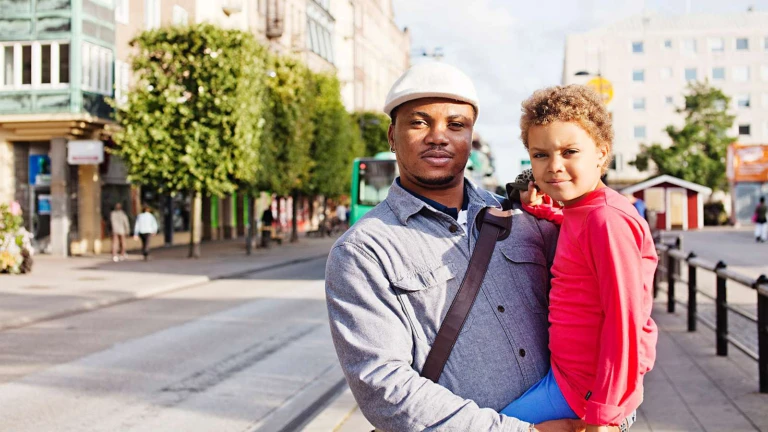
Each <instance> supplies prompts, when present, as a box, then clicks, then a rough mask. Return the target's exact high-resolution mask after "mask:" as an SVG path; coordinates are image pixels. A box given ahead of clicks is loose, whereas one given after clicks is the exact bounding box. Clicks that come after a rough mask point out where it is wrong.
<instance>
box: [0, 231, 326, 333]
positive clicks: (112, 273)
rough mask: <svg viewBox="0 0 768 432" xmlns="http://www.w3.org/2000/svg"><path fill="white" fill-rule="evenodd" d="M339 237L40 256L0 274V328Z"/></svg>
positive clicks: (255, 263)
mask: <svg viewBox="0 0 768 432" xmlns="http://www.w3.org/2000/svg"><path fill="white" fill-rule="evenodd" d="M335 240H336V239H335V238H323V239H315V238H306V237H303V236H302V237H301V239H300V241H299V242H298V243H293V244H291V243H284V244H283V245H282V246H277V245H274V246H273V247H272V248H270V249H254V250H253V253H252V255H251V256H246V255H245V241H244V240H242V239H240V240H231V241H221V242H214V243H203V246H202V258H200V259H188V258H187V252H188V250H187V248H186V247H170V248H164V249H163V248H161V249H155V250H153V251H152V255H151V257H152V259H151V260H150V261H148V262H145V261H143V260H142V259H141V256H140V255H136V254H131V255H128V259H127V260H126V261H123V262H117V263H115V262H112V261H111V259H110V258H111V257H110V256H109V255H106V254H105V255H101V256H95V257H73V258H57V257H52V256H47V255H36V256H35V257H34V260H35V262H34V267H33V270H32V273H31V274H28V275H0V330H4V329H8V328H14V327H20V326H24V325H28V324H31V323H34V322H38V321H43V320H47V319H52V318H57V317H63V316H67V315H71V314H74V313H78V312H83V311H87V310H91V309H98V308H100V307H105V306H108V305H113V304H117V303H121V302H125V301H130V300H133V299H138V298H144V297H150V296H153V295H157V294H161V293H165V292H169V291H173V290H177V289H182V288H187V287H190V286H193V285H199V284H203V283H206V282H208V281H211V280H214V279H222V278H233V277H238V276H242V275H245V274H247V273H250V272H253V271H259V270H265V269H269V268H273V267H277V266H284V265H289V264H292V263H298V262H303V261H308V260H312V259H317V258H322V257H325V256H327V254H328V251H329V250H330V248H331V245H332V244H333V242H334V241H335Z"/></svg>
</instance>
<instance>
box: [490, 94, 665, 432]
mask: <svg viewBox="0 0 768 432" xmlns="http://www.w3.org/2000/svg"><path fill="white" fill-rule="evenodd" d="M520 129H521V131H522V134H521V137H522V140H523V144H524V145H525V147H526V149H527V150H528V154H529V155H530V158H531V168H532V170H533V177H534V178H535V179H536V186H537V187H538V188H539V189H540V190H541V192H543V193H544V194H546V195H548V196H549V197H551V198H552V199H554V200H556V201H558V202H559V203H561V204H562V205H563V209H559V208H555V207H554V206H552V205H545V204H543V203H541V202H540V201H541V200H540V199H539V198H540V195H539V194H538V192H537V191H536V190H535V189H534V185H533V183H532V182H531V183H529V188H528V193H524V194H522V195H523V197H522V198H523V200H525V199H530V200H531V204H534V206H525V205H524V207H526V210H528V211H529V212H531V213H533V214H534V215H536V216H537V217H540V218H546V219H550V220H553V221H555V222H556V223H561V225H562V227H561V229H560V237H559V240H558V244H557V252H556V255H555V260H554V264H553V265H552V275H553V279H552V290H551V292H550V295H549V322H550V329H549V337H550V340H549V348H550V351H551V353H552V355H551V369H550V371H549V374H547V376H545V377H544V378H543V379H542V380H541V381H539V383H537V384H535V385H534V386H533V387H532V388H531V389H530V390H528V391H527V392H526V393H525V394H523V396H521V397H520V398H519V399H517V400H516V401H514V402H512V403H511V404H509V405H508V406H507V407H506V408H504V410H502V413H503V414H505V415H509V416H511V417H516V418H519V419H521V420H524V421H528V422H530V423H539V422H542V421H547V420H554V419H561V418H582V419H584V420H585V422H586V423H587V431H588V432H592V431H603V430H611V429H613V430H616V429H617V428H615V426H621V428H622V430H625V429H626V428H627V427H628V423H629V424H631V421H632V417H633V415H634V412H635V410H636V409H637V407H638V406H639V405H640V403H641V402H642V401H643V375H644V374H645V373H646V372H648V371H649V370H650V369H651V367H652V366H653V363H654V360H655V357H656V339H657V336H658V334H657V329H656V324H655V323H654V322H653V320H652V319H651V309H652V303H653V294H652V284H653V274H654V271H655V269H656V263H657V256H656V249H655V246H654V244H653V240H652V237H651V232H650V229H649V227H648V224H647V223H646V221H645V220H643V219H642V218H641V217H640V215H639V214H638V213H637V210H635V208H634V207H633V206H632V204H630V202H629V201H628V200H627V199H626V198H625V197H623V196H622V195H620V194H619V193H618V192H615V191H614V190H612V189H609V188H608V187H606V186H605V184H603V182H602V181H601V180H600V177H601V176H602V175H603V174H604V173H605V171H606V170H607V167H608V164H609V163H610V159H611V157H610V153H611V146H612V140H613V131H612V127H611V118H610V115H609V114H608V112H607V110H606V108H605V105H604V104H603V102H602V100H601V99H600V96H599V95H598V94H597V93H595V92H594V91H592V90H590V89H589V88H587V87H584V86H577V85H570V86H565V87H561V86H558V87H551V88H547V89H544V90H539V91H537V92H535V93H534V94H533V96H531V97H530V98H529V99H528V100H526V101H525V102H523V116H522V119H521V120H520ZM608 426H614V427H613V428H609V427H608ZM531 430H535V427H533V426H532V427H531Z"/></svg>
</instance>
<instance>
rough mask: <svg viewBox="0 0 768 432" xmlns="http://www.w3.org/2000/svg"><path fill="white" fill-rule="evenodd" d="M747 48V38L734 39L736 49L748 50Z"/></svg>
mask: <svg viewBox="0 0 768 432" xmlns="http://www.w3.org/2000/svg"><path fill="white" fill-rule="evenodd" d="M748 50H749V39H747V38H737V39H736V51H748Z"/></svg>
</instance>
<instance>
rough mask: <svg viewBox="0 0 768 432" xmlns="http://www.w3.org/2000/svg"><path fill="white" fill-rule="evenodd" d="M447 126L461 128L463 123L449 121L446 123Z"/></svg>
mask: <svg viewBox="0 0 768 432" xmlns="http://www.w3.org/2000/svg"><path fill="white" fill-rule="evenodd" d="M448 126H450V127H453V128H463V127H464V123H459V122H451V123H448Z"/></svg>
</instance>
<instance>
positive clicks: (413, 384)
mask: <svg viewBox="0 0 768 432" xmlns="http://www.w3.org/2000/svg"><path fill="white" fill-rule="evenodd" d="M469 200H470V202H469V209H468V221H469V227H468V232H469V233H470V234H469V235H467V234H465V233H464V231H463V230H462V229H457V227H455V225H456V224H457V222H456V221H455V220H454V219H453V218H452V217H450V216H448V215H446V214H444V213H441V212H439V211H437V210H435V209H434V208H432V207H430V206H429V205H427V204H426V203H424V202H423V201H421V200H419V199H418V198H416V197H414V196H413V195H411V194H409V193H408V192H407V191H405V190H404V189H403V188H402V187H401V186H398V185H397V183H396V182H395V183H394V184H393V185H392V187H391V189H390V191H389V195H388V196H387V198H386V200H384V202H382V203H381V204H379V205H378V206H377V207H376V208H374V209H373V210H371V211H370V212H369V213H368V214H367V215H366V216H365V217H363V218H362V219H361V220H360V221H358V222H357V223H356V224H355V225H354V226H352V228H350V229H349V230H348V231H347V232H346V233H345V234H344V235H343V236H342V237H341V238H340V239H339V240H338V241H337V242H336V244H335V245H334V246H333V249H332V250H331V253H330V256H329V258H328V264H327V267H326V299H327V303H328V313H329V317H330V323H331V332H332V335H333V341H334V344H335V347H336V352H337V354H338V356H339V360H340V362H341V366H342V369H343V370H344V374H345V376H346V378H347V382H348V383H349V386H350V388H351V389H352V393H353V394H354V396H355V399H356V400H357V402H358V404H359V406H360V409H361V410H362V412H363V414H364V415H365V417H366V418H367V419H368V420H369V421H370V422H371V423H372V424H373V425H375V426H376V427H377V428H378V429H381V430H384V431H392V432H395V431H396V432H403V431H421V430H429V431H438V430H439V431H525V430H527V427H528V423H525V422H522V421H519V420H517V419H514V418H510V417H506V416H503V415H501V414H499V413H498V411H499V410H501V409H502V408H504V407H505V406H506V405H507V404H508V403H510V402H512V401H513V400H514V399H516V398H517V397H519V396H520V395H522V394H523V392H525V390H527V389H528V388H529V387H531V386H532V385H533V384H535V383H536V382H537V381H539V380H540V379H541V378H542V377H543V376H544V375H545V374H546V373H547V371H548V370H549V351H548V349H547V326H548V324H547V292H548V286H549V278H550V274H549V268H550V266H551V264H552V259H553V258H554V254H555V246H556V243H557V235H558V230H557V228H556V227H555V226H554V225H552V224H551V223H549V222H546V221H540V220H537V219H535V218H534V217H532V216H530V215H529V214H527V213H524V212H521V211H519V209H518V211H516V212H515V213H516V214H515V215H514V216H513V222H512V232H511V235H510V236H509V237H508V238H507V239H506V240H503V241H500V242H498V243H497V244H496V248H495V250H494V254H493V257H492V259H491V263H490V265H489V267H488V273H487V274H486V277H485V280H484V281H483V285H482V288H481V291H480V293H479V294H478V296H477V300H476V301H475V304H474V306H473V307H472V310H471V311H470V314H469V317H468V318H467V321H466V323H465V324H464V327H463V328H462V331H461V334H460V335H459V339H458V341H457V342H456V345H455V346H454V348H453V351H452V353H451V356H450V358H449V360H448V363H447V364H446V366H445V369H444V371H443V374H442V376H441V377H440V381H439V385H438V384H435V383H433V382H431V381H429V380H427V379H425V378H422V377H421V376H420V375H419V371H420V370H421V368H422V366H423V365H424V361H425V359H426V356H427V354H428V353H429V349H430V346H431V345H432V342H433V341H434V338H435V335H436V334H437V331H438V329H439V328H440V323H441V322H442V320H443V317H444V316H445V314H446V312H447V310H448V308H449V307H450V305H451V302H452V301H453V298H454V296H455V294H456V292H457V291H458V289H459V286H460V284H461V281H462V278H463V277H464V274H465V272H466V270H467V266H468V263H469V258H470V256H471V254H472V251H473V249H474V247H475V242H476V241H477V234H478V231H477V229H476V228H475V223H474V221H475V218H476V216H477V214H478V212H479V210H481V209H482V208H483V207H500V203H499V201H498V200H497V198H496V197H495V196H494V195H492V194H490V193H488V192H486V191H483V190H481V189H477V188H476V187H474V186H471V187H470V188H469ZM452 226H453V228H452Z"/></svg>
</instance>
